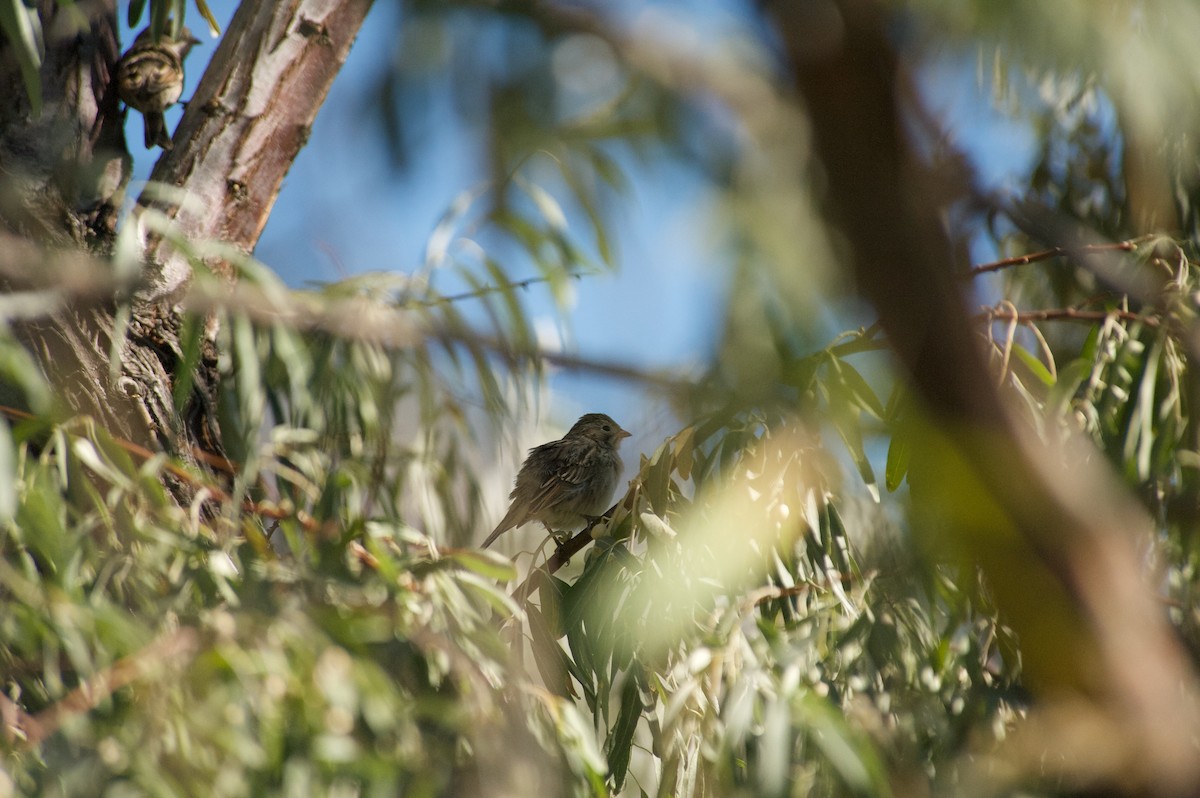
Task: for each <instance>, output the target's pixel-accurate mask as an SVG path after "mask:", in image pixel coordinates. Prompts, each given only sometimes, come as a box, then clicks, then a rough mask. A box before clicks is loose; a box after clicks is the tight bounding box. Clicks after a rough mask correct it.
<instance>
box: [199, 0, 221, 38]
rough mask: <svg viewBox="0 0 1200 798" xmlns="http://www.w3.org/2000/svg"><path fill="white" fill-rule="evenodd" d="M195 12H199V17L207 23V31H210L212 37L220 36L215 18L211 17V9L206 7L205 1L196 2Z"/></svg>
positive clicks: (219, 28) (219, 27)
mask: <svg viewBox="0 0 1200 798" xmlns="http://www.w3.org/2000/svg"><path fill="white" fill-rule="evenodd" d="M196 10H197V11H199V12H200V16H202V17H203V18H204V21H205V22H207V23H208V29H209V30H210V31H212V35H213V36H220V35H221V26H220V25H219V24H217V18H216V17H215V16H213V12H212V9H210V8H209V7H208V3H207V2H205V0H196Z"/></svg>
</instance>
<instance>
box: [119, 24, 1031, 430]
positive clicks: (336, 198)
mask: <svg viewBox="0 0 1200 798" xmlns="http://www.w3.org/2000/svg"><path fill="white" fill-rule="evenodd" d="M211 7H212V9H213V11H214V13H215V14H216V15H217V18H218V20H220V21H221V22H222V23H223V25H227V23H228V20H229V18H230V17H231V16H232V12H233V8H234V4H233V3H232V2H214V3H211ZM649 7H651V4H647V3H638V2H622V3H621V4H620V5H619V7H618V6H612V8H619V10H620V13H621V14H622V15H623V16H625V17H626V18H629V19H632V18H634V17H636V16H637V15H639V14H643V13H645V12H646V10H647V8H649ZM652 7H653V8H654V9H655V12H654V13H656V14H661V15H676V19H677V20H682V19H683V17H681V16H678V15H680V14H682V13H683V12H685V11H686V12H688V14H687V16H686V19H687V21H688V22H689V23H690V24H693V25H695V26H697V27H698V28H700V29H702V31H703V32H704V35H719V34H720V32H721V31H722V30H723V29H725V28H728V27H732V26H739V25H742V24H743V22H744V17H743V16H742V14H741V12H740V11H739V9H740V8H741V6H740V4H737V3H733V2H725V1H723V0H690V1H689V0H680V1H679V2H669V3H656V4H652ZM193 17H194V14H193V16H192V17H189V19H188V23H189V25H190V27H192V29H193V30H194V31H196V32H197V34H198V35H199V36H200V37H201V38H203V39H205V41H204V43H203V44H202V45H201V46H199V47H197V48H196V50H195V51H193V54H192V55H191V56H190V58H189V66H190V70H189V71H188V88H187V90H186V91H185V94H184V96H185V97H188V96H190V95H191V93H192V91H194V89H195V84H196V82H197V81H198V79H199V76H200V74H201V73H202V71H203V66H204V65H205V64H206V63H207V61H208V59H209V58H210V57H211V54H212V51H213V48H214V46H215V45H214V42H213V41H212V40H210V39H208V37H207V36H206V31H203V30H202V28H203V23H202V22H201V20H199V18H193ZM396 17H397V13H396V6H395V5H392V4H387V3H379V4H376V6H375V8H374V9H373V10H372V12H371V16H370V17H369V18H368V20H367V24H366V25H365V26H364V28H363V31H362V33H361V35H360V37H359V40H358V41H357V43H356V44H355V47H354V49H353V50H352V52H351V55H350V58H349V60H348V62H347V64H346V66H345V68H344V69H343V70H342V72H341V73H340V74H339V76H338V78H337V80H336V82H335V83H334V85H333V89H332V91H331V92H330V95H329V98H328V100H327V101H326V103H325V105H324V107H323V108H322V110H321V112H320V114H319V115H318V118H317V121H316V124H315V126H314V129H313V132H312V136H311V138H310V139H309V142H308V144H307V146H306V147H305V149H304V150H302V151H301V153H300V155H299V157H298V158H297V160H296V162H295V164H294V165H293V167H292V169H291V171H290V173H289V174H288V176H287V179H286V181H285V183H284V186H283V190H282V192H281V194H280V196H279V199H278V202H277V203H276V205H275V208H274V210H273V212H272V214H271V217H270V221H269V223H268V224H267V227H266V229H265V231H264V233H263V236H262V238H261V240H260V242H259V245H258V248H257V250H256V253H255V254H256V256H257V257H258V258H259V259H260V260H262V261H263V262H265V263H266V264H267V265H268V266H270V267H272V268H273V269H275V271H276V272H277V273H279V274H280V275H281V277H283V279H285V280H286V281H287V282H288V283H289V284H291V285H294V286H303V285H305V284H306V283H308V282H310V281H334V280H337V279H338V278H339V277H343V276H348V275H351V274H355V273H359V272H364V271H399V272H411V271H413V270H414V269H415V268H417V267H419V266H420V265H421V263H422V261H423V259H424V252H425V247H426V243H427V241H428V238H429V235H430V233H431V232H432V231H433V229H434V227H435V225H436V224H437V222H438V220H439V218H440V217H441V216H442V214H443V213H444V212H445V210H446V208H447V207H448V206H449V205H450V204H451V203H452V202H453V200H454V199H455V198H456V197H457V196H458V195H459V194H460V193H461V192H463V191H464V190H466V189H469V188H471V187H473V186H475V185H477V184H478V183H479V182H480V181H481V180H482V179H484V178H485V177H486V175H487V163H486V161H485V158H484V153H485V149H484V147H483V146H482V142H481V141H480V140H479V138H478V134H477V133H475V132H473V131H472V130H471V129H469V128H467V127H466V126H464V125H463V124H462V123H461V122H460V121H459V120H458V118H457V117H456V115H455V114H454V112H453V109H452V107H451V104H450V102H449V100H448V99H447V98H446V97H442V98H440V99H437V98H435V101H434V102H432V103H431V104H430V106H429V108H428V110H427V113H428V118H426V119H424V120H422V125H421V127H422V128H423V129H424V130H425V131H427V133H428V134H427V135H425V136H423V137H422V138H421V139H420V140H419V141H417V142H416V148H415V149H414V150H413V152H412V154H411V157H410V158H409V163H408V166H407V168H406V169H405V170H404V171H396V170H394V169H392V168H390V167H389V166H388V155H387V149H386V146H385V141H384V138H383V133H382V129H381V128H380V127H379V126H378V125H377V124H375V123H373V122H371V121H369V119H368V117H369V114H370V113H371V110H372V109H371V108H370V106H369V102H370V100H369V95H368V94H367V86H368V85H369V84H370V82H371V80H372V79H373V78H375V77H377V74H378V70H379V69H380V68H381V65H383V64H386V63H388V62H389V61H390V59H391V58H392V50H393V49H394V48H395V46H396V31H397V30H398V25H399V23H398V20H397V19H396ZM663 19H664V20H665V19H667V17H665V16H664V17H663ZM670 27H672V29H673V30H674V27H673V26H670ZM673 35H679V34H678V31H677V30H676V32H675V33H674V34H673ZM131 38H132V35H130V36H129V37H128V38H127V39H126V40H127V41H128V40H130V39H131ZM975 67H976V64H975V61H974V54H972V53H954V52H949V53H947V54H946V55H944V56H943V57H941V58H939V59H937V60H935V61H933V62H931V63H930V64H928V65H926V67H925V70H924V72H923V74H922V85H923V87H924V89H925V93H926V96H927V97H928V101H929V103H930V104H931V106H932V107H933V109H934V110H936V111H938V112H939V114H940V116H941V117H942V118H943V119H944V120H946V122H947V126H948V128H949V131H950V134H951V136H952V138H953V140H954V142H955V143H956V144H958V145H959V146H960V147H962V148H963V149H964V150H965V151H966V152H968V153H969V154H970V155H971V156H972V158H973V160H974V161H975V162H976V164H977V166H978V168H979V173H980V175H981V177H982V178H983V180H984V181H985V182H986V183H987V184H988V185H989V186H991V187H999V188H1003V187H1005V186H1006V185H1008V184H1011V183H1013V182H1014V180H1016V179H1017V178H1018V177H1019V176H1020V175H1021V174H1022V173H1023V172H1024V171H1025V170H1027V169H1028V165H1029V159H1030V156H1031V138H1030V135H1029V133H1028V131H1027V130H1025V129H1024V128H1023V126H1022V125H1021V124H1020V123H1018V122H1014V121H1012V120H1010V119H1008V118H1007V117H1005V116H1004V115H1003V114H1002V113H1000V112H998V111H996V110H995V109H994V108H993V107H992V104H991V98H990V97H989V95H988V91H989V89H988V88H987V87H986V86H981V85H980V84H979V77H978V73H977V70H976V68H975ZM178 115H179V111H178V110H175V111H173V112H171V113H169V114H168V122H169V124H170V125H171V126H172V127H173V126H174V125H175V124H176V123H177V121H178ZM129 117H130V118H129V119H128V121H127V126H128V127H127V138H128V142H129V146H130V148H131V150H133V154H134V158H135V163H136V167H135V177H141V178H144V177H145V176H146V175H147V174H148V173H149V170H150V167H151V166H152V163H153V158H154V157H156V156H157V151H155V152H154V153H146V152H145V151H144V150H142V149H141V128H140V126H141V120H140V118H138V117H137V115H136V114H132V113H131V114H130V115H129ZM623 165H624V166H625V167H626V174H627V177H628V178H629V181H630V190H629V192H628V194H627V195H626V196H625V197H624V198H623V200H622V201H620V202H618V203H615V204H614V205H613V207H612V208H611V211H612V214H611V216H610V218H609V225H610V228H611V230H612V232H613V235H614V243H615V252H616V260H617V262H618V268H617V270H616V271H615V272H614V273H608V274H602V275H598V276H593V277H589V278H587V280H586V281H585V282H584V283H583V284H581V285H579V286H578V289H577V291H576V292H575V296H576V301H575V303H574V305H573V306H572V307H571V308H570V309H569V312H568V314H567V328H568V329H569V330H570V332H571V340H570V342H569V346H570V347H571V348H572V349H573V350H574V351H576V352H578V353H579V354H582V355H585V356H590V357H597V358H602V359H611V360H620V361H626V362H631V363H633V364H635V365H639V366H643V367H648V368H656V367H674V366H686V365H689V364H698V363H702V362H704V361H705V360H706V359H707V358H708V356H709V355H710V352H711V350H712V347H713V344H714V343H715V340H716V337H717V336H718V335H719V333H720V328H721V324H722V315H721V314H722V307H721V297H722V291H723V280H724V279H725V278H724V276H723V275H724V274H725V273H726V271H727V268H728V264H727V263H723V262H721V258H722V256H723V252H722V249H721V248H720V247H718V246H715V242H714V241H713V240H712V234H711V232H710V230H711V223H710V222H711V218H712V217H711V215H710V202H711V199H712V198H711V196H710V194H709V192H708V187H707V184H706V182H705V179H704V178H703V176H702V175H700V174H699V173H698V172H697V171H696V170H694V169H692V168H689V167H687V166H685V165H683V164H681V163H680V162H678V161H671V160H667V159H654V158H648V159H642V160H639V161H637V162H634V161H632V160H631V159H628V158H626V159H624V162H623ZM568 221H569V223H570V225H571V227H572V228H573V229H579V230H583V231H586V229H587V225H586V223H585V222H584V221H583V220H581V219H578V218H570V216H569V218H568ZM582 237H584V238H586V235H583V236H582ZM976 255H977V256H978V257H979V258H980V259H985V258H986V257H988V256H989V255H990V253H989V252H988V251H986V250H981V251H979V252H977V253H976ZM510 273H511V275H512V277H514V278H518V279H519V278H521V277H526V276H533V275H535V274H536V270H535V269H534V267H533V266H532V265H530V266H529V267H528V268H525V269H523V268H521V266H520V264H514V265H512V267H511V269H510ZM524 298H525V299H526V301H527V303H528V309H529V313H530V314H531V316H532V317H533V318H534V319H537V320H539V321H540V326H542V327H544V328H546V329H548V330H553V329H554V328H555V323H554V321H553V320H554V319H556V318H558V316H559V313H558V311H557V309H556V308H555V305H554V303H553V300H552V298H551V297H550V294H549V292H548V290H546V289H545V288H544V287H534V288H531V289H530V290H528V291H526V292H525V293H524ZM550 387H551V389H552V391H553V394H554V396H555V401H554V403H553V405H554V408H553V409H552V410H550V412H551V413H552V414H553V415H554V416H555V417H556V418H557V419H558V420H559V421H560V422H564V423H569V422H570V421H571V420H572V419H573V418H574V416H575V415H576V414H577V413H579V412H584V411H592V410H598V411H604V412H608V413H610V414H611V415H613V416H614V417H615V418H617V419H618V421H620V422H621V423H622V424H623V425H624V426H626V427H628V428H630V429H634V430H636V431H637V432H638V433H640V434H639V435H638V437H637V438H635V440H634V443H635V445H637V444H640V443H642V442H646V443H647V444H648V445H652V444H650V442H652V441H654V440H661V438H662V436H663V435H665V434H669V433H670V432H672V431H673V430H672V429H670V425H671V423H672V422H671V421H670V419H669V416H668V414H667V413H666V412H665V411H664V409H663V408H662V406H661V405H660V404H659V403H658V402H657V401H655V400H654V399H653V398H652V397H649V396H647V395H646V394H645V393H644V391H643V390H642V389H641V388H640V387H638V386H636V385H630V384H627V383H616V382H612V381H608V380H604V379H597V378H594V377H587V376H579V375H567V374H552V376H551V382H550ZM543 412H545V410H544V411H543Z"/></svg>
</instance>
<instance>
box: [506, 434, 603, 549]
mask: <svg viewBox="0 0 1200 798" xmlns="http://www.w3.org/2000/svg"><path fill="white" fill-rule="evenodd" d="M598 456H599V453H598V452H597V450H596V447H595V445H594V444H592V443H591V442H589V441H576V440H557V441H551V442H550V443H543V444H542V445H541V446H537V447H534V448H533V449H530V450H529V456H528V457H527V458H525V464H524V465H522V466H521V471H520V473H518V474H517V484H516V487H514V488H513V490H512V493H510V494H509V498H510V499H512V504H511V505H509V508H508V512H507V513H505V514H504V518H502V519H500V523H499V524H497V525H496V528H495V529H494V530H492V534H490V535H488V536H487V539H486V540H484V541H483V548H485V549H486V548H487V547H488V546H489V545H491V543H492V542H493V541H494V540H495V539H496V538H498V537H500V536H501V535H503V534H504V533H505V532H507V531H508V530H510V529H513V528H514V527H518V526H521V525H522V524H524V523H526V522H527V521H530V520H532V519H534V518H537V517H538V516H539V515H541V513H542V512H543V511H544V510H546V509H547V508H549V507H553V506H554V505H556V504H558V503H559V502H560V501H562V500H563V499H564V498H565V497H567V496H570V495H571V493H572V492H573V491H575V490H577V489H578V488H579V487H580V485H581V484H582V483H583V481H584V480H585V479H586V478H587V474H588V472H589V470H590V469H591V468H592V466H593V464H594V463H595V461H596V458H597V457H598ZM525 496H529V497H530V498H529V499H528V500H527V501H523V500H522V499H523V498H524V497H525ZM518 497H520V498H518Z"/></svg>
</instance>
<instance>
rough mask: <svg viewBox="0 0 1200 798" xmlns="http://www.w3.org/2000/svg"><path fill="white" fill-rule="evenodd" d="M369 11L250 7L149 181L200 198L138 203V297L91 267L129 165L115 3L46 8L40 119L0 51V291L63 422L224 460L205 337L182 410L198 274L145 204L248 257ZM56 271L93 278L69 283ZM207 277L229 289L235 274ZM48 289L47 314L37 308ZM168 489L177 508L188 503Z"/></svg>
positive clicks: (2, 396) (179, 229) (190, 460)
mask: <svg viewBox="0 0 1200 798" xmlns="http://www.w3.org/2000/svg"><path fill="white" fill-rule="evenodd" d="M370 5H371V3H370V0H329V1H328V2H320V1H319V0H302V1H301V2H298V3H289V4H281V3H272V2H267V0H248V1H247V2H244V3H242V5H241V6H240V7H239V8H238V11H237V13H236V14H235V16H234V19H233V22H232V23H231V25H230V29H229V31H228V32H227V33H226V34H225V36H224V37H223V39H222V41H221V43H220V45H219V47H218V49H217V52H216V54H215V55H214V57H213V60H212V63H211V64H210V65H209V67H208V69H207V70H206V71H205V74H204V76H203V78H202V79H201V82H200V86H199V88H198V90H197V92H196V95H195V97H193V98H192V99H191V102H189V103H188V105H187V108H186V111H185V113H184V116H183V120H182V121H181V123H180V125H179V130H178V131H177V135H176V137H175V146H174V149H173V150H170V151H168V152H167V153H166V154H165V155H164V157H163V158H161V159H160V161H159V162H158V164H157V165H156V167H155V169H154V172H153V179H154V180H158V181H162V182H163V183H167V184H169V185H172V186H175V187H178V188H179V189H182V190H183V191H184V192H185V193H186V195H187V196H188V197H189V199H191V200H195V202H188V203H187V204H186V205H185V207H184V209H183V210H180V207H179V206H178V205H168V204H163V203H162V202H160V201H154V202H152V201H151V200H150V199H148V198H147V197H143V198H142V199H141V200H139V206H138V207H137V208H135V210H134V212H133V214H132V215H131V217H130V219H129V220H128V222H127V224H135V225H137V230H138V231H139V233H140V234H141V244H142V245H144V266H143V267H142V269H141V274H140V275H139V277H138V279H136V280H135V281H134V282H133V284H122V283H121V282H120V281H119V280H118V279H116V277H115V276H114V275H115V274H116V272H117V270H116V269H115V267H114V268H108V269H107V270H103V269H102V270H100V271H98V270H97V268H96V264H97V263H98V262H102V261H103V260H104V259H106V258H107V257H108V256H110V255H111V254H112V253H113V250H114V245H115V243H116V239H117V219H118V211H119V209H120V206H121V203H122V201H123V197H124V189H125V186H126V184H127V182H128V179H129V167H130V163H131V161H130V158H129V155H128V152H127V150H126V147H125V140H124V133H123V111H122V110H121V108H120V106H119V104H118V101H117V96H116V92H115V90H114V88H113V86H112V80H111V78H112V75H113V71H114V65H115V63H116V61H117V59H118V58H119V57H120V53H121V47H120V46H119V43H118V23H117V10H116V6H115V4H114V3H113V2H111V0H84V2H80V3H76V4H74V5H73V6H68V5H62V6H60V5H59V4H58V3H55V2H53V0H43V2H42V3H41V6H40V9H39V10H40V13H41V19H42V22H43V28H44V30H45V31H46V55H45V61H44V64H43V67H42V70H41V79H42V91H43V98H44V108H43V110H42V113H41V115H40V116H39V117H38V118H36V119H35V118H33V116H32V113H31V107H30V103H29V100H28V98H27V95H26V92H25V89H24V86H23V84H22V82H21V75H20V71H19V69H18V66H17V61H16V59H15V57H14V54H13V53H12V52H11V51H10V48H9V45H8V43H7V41H6V40H0V87H3V91H2V92H0V172H2V173H3V174H4V175H5V181H4V183H3V184H0V185H2V187H0V230H2V231H3V233H2V234H0V245H3V248H4V253H3V256H2V257H0V284H2V286H3V290H4V291H6V292H8V293H9V294H10V299H12V300H14V302H15V304H14V305H13V306H14V307H20V308H22V311H23V312H22V313H21V316H22V318H21V319H19V320H14V330H15V332H16V334H17V336H18V338H19V339H20V340H21V341H22V342H23V343H24V344H25V345H26V347H27V348H28V349H29V351H30V353H31V354H32V355H33V357H34V359H35V361H36V362H37V364H38V367H39V369H40V370H41V372H42V373H43V374H44V375H45V377H46V379H47V381H48V383H49V385H50V387H51V389H52V391H53V393H54V395H55V398H56V400H57V401H59V402H60V403H61V405H62V407H61V410H62V412H64V413H65V414H67V415H72V416H74V415H84V416H90V417H92V418H94V419H95V420H96V422H97V423H98V424H99V425H100V426H101V427H103V428H104V429H106V430H107V431H108V432H109V433H111V434H112V435H114V436H116V437H119V438H122V439H124V440H126V441H128V442H130V443H133V444H137V445H139V446H142V447H145V448H147V449H150V450H153V451H159V450H163V451H166V452H168V453H170V454H172V455H173V456H175V457H177V458H179V459H181V460H183V461H184V462H185V463H187V464H190V465H193V466H195V465H199V463H198V461H197V457H196V452H197V451H203V452H210V453H214V454H220V443H219V441H220V435H219V428H218V425H217V420H216V415H215V407H216V404H217V402H216V400H217V394H216V391H217V377H218V375H217V360H216V350H215V347H214V345H213V340H212V336H211V335H208V336H205V337H204V339H203V340H202V341H201V342H200V343H201V350H200V358H199V362H198V364H197V366H196V369H195V370H194V372H193V373H192V374H190V375H188V379H189V380H190V381H191V391H190V395H189V396H187V397H186V398H185V400H184V401H183V403H182V405H183V406H182V409H178V408H177V407H176V401H175V397H174V391H175V384H176V378H177V377H178V376H181V375H178V374H177V371H178V370H179V369H180V367H181V364H182V363H184V362H185V358H184V357H183V346H182V345H181V340H180V331H181V329H182V327H183V318H182V315H181V312H180V310H179V308H178V306H177V305H176V304H175V300H177V299H178V298H179V297H180V296H181V294H182V292H184V291H185V290H186V288H187V285H188V283H189V282H190V280H191V278H192V264H191V263H190V262H189V261H188V260H187V259H186V258H185V257H184V256H183V255H182V254H181V253H179V252H178V251H176V250H175V248H174V247H172V246H171V245H170V243H169V242H167V241H166V240H165V239H164V238H162V237H159V236H157V235H152V234H148V233H146V232H145V228H146V227H147V225H145V224H143V223H144V222H145V221H146V218H145V217H144V216H143V212H144V210H145V209H146V208H150V207H153V208H154V210H155V211H158V212H160V213H164V214H165V215H166V217H167V218H168V219H171V220H173V228H172V237H182V238H184V239H186V240H188V241H189V242H205V241H222V242H225V243H228V244H232V245H233V246H234V247H236V248H237V249H238V250H240V251H242V252H244V253H250V252H252V251H253V249H254V246H255V244H256V243H257V241H258V236H259V235H260V234H261V232H262V229H263V227H264V225H265V224H266V220H267V217H268V215H269V213H270V210H271V206H272V205H273V203H274V200H275V197H276V196H277V195H278V192H279V189H280V186H281V185H282V182H283V178H284V175H285V174H286V173H287V170H288V168H289V167H290V165H291V163H292V161H293V160H294V159H295V157H296V155H297V154H298V153H299V151H300V148H301V147H302V146H303V145H304V142H305V140H306V139H307V136H308V131H309V129H310V128H311V125H312V122H313V120H314V118H315V117H316V113H317V110H318V108H319V107H320V105H321V103H322V102H323V101H324V99H325V96H326V94H327V93H328V90H329V86H330V85H331V84H332V82H333V79H334V77H335V76H336V74H337V72H338V70H339V69H340V68H341V66H342V64H343V63H345V59H346V56H347V55H348V53H349V50H350V46H351V44H352V43H353V41H354V38H355V36H356V35H357V32H358V29H359V28H360V26H361V25H362V22H363V19H364V17H365V16H366V13H367V11H368V10H369V8H370ZM81 21H82V23H83V24H82V26H81ZM148 193H149V192H148ZM160 218H161V217H160ZM70 252H75V253H88V254H91V255H94V256H96V258H95V259H91V258H87V257H83V256H80V257H77V258H72V257H70V256H69V253H70ZM63 263H70V264H74V265H75V266H77V267H78V268H80V269H84V270H85V273H79V272H71V273H68V272H65V271H63V269H62V268H61V265H62V264H63ZM208 265H210V266H211V267H213V268H215V269H216V270H217V271H218V272H219V273H221V274H223V275H225V276H226V277H227V278H228V279H230V280H231V281H233V280H234V279H235V276H236V275H235V269H234V265H235V264H231V263H229V262H228V261H227V260H218V261H215V262H211V263H209V264H208ZM105 266H107V264H105ZM88 269H90V271H86V270H88ZM80 286H85V287H86V290H79V288H80ZM55 290H56V293H57V297H58V299H59V301H58V302H57V304H49V305H46V304H38V303H46V300H47V298H48V297H49V298H53V297H54V296H55V294H54V293H50V292H52V291H55ZM20 300H28V301H27V302H22V301H20ZM114 339H116V340H117V341H118V344H117V345H116V346H114ZM114 354H115V355H117V356H118V357H119V358H120V362H119V367H117V368H113V367H112V365H111V364H112V358H113V356H114ZM0 401H3V402H4V403H6V404H9V405H16V406H18V407H20V406H21V405H24V404H26V402H25V397H23V396H21V395H20V392H19V391H17V390H14V389H13V388H12V387H11V386H8V387H7V388H5V387H3V386H0ZM177 488H178V489H177V490H176V497H177V498H178V499H179V500H181V501H186V500H188V499H189V498H190V497H189V496H188V495H187V491H186V489H185V488H183V487H182V486H177Z"/></svg>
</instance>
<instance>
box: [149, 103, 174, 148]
mask: <svg viewBox="0 0 1200 798" xmlns="http://www.w3.org/2000/svg"><path fill="white" fill-rule="evenodd" d="M142 121H144V122H145V128H146V129H145V134H146V149H150V148H151V147H153V146H155V145H158V146H159V147H162V148H163V149H164V150H169V149H171V137H170V136H169V135H168V134H167V120H166V119H164V118H163V115H162V114H161V113H156V112H154V111H145V112H143V113H142Z"/></svg>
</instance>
